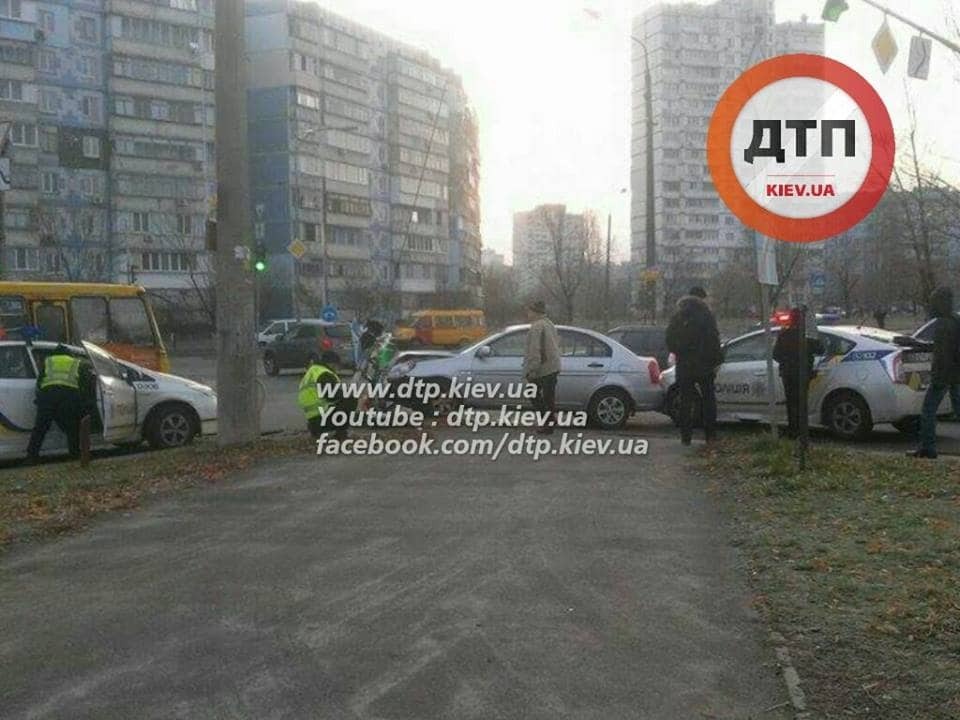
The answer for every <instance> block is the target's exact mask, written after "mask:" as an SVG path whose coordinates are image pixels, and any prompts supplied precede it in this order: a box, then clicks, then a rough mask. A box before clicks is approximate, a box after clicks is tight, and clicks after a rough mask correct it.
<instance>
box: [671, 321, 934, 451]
mask: <svg viewBox="0 0 960 720" xmlns="http://www.w3.org/2000/svg"><path fill="white" fill-rule="evenodd" d="M778 331H779V328H773V332H774V333H776V332H778ZM818 336H819V339H820V342H821V343H822V345H823V347H824V354H823V355H821V356H818V357H817V358H816V359H815V363H814V367H815V369H816V376H815V377H814V378H813V380H812V381H811V383H810V396H809V411H810V414H809V416H810V424H811V425H812V426H813V425H819V426H823V427H826V428H827V429H828V430H830V432H831V433H832V434H833V435H835V436H836V437H839V438H843V439H857V440H859V439H863V438H865V437H866V436H868V435H869V434H870V432H871V431H872V430H873V427H874V425H878V424H881V423H890V424H892V425H893V426H894V427H895V428H897V429H898V430H900V431H901V432H904V433H914V432H916V428H917V423H918V418H919V416H920V408H921V405H922V403H923V395H924V392H925V391H926V388H927V385H928V384H929V381H930V363H931V360H932V358H931V355H930V353H928V352H923V351H920V350H916V349H912V348H910V347H906V346H904V345H903V344H901V343H902V341H903V340H904V339H903V338H900V337H899V336H897V335H896V334H895V333H892V332H889V331H887V330H880V329H878V328H871V327H858V326H841V325H821V326H820V327H819V328H818ZM723 353H724V362H723V364H722V365H721V366H720V368H719V369H718V371H717V377H716V389H717V419H718V420H719V421H721V422H723V421H741V422H765V421H766V420H767V417H768V407H767V362H766V361H767V346H766V341H765V338H764V333H763V331H762V330H761V331H756V332H750V333H747V334H745V335H741V336H740V337H738V338H735V339H733V340H729V341H727V342H726V343H724V345H723ZM774 376H775V378H776V380H775V382H776V409H777V414H778V421H779V422H781V423H784V424H785V423H786V396H785V394H784V390H783V383H782V382H781V381H780V377H779V374H778V372H777V369H776V362H774ZM675 381H676V370H675V368H670V369H669V370H667V371H665V372H664V373H663V374H662V376H661V383H663V384H664V385H665V386H666V387H667V388H668V389H667V394H666V396H665V397H666V399H665V401H664V408H663V412H664V413H666V414H667V415H669V416H670V417H671V418H672V419H673V420H674V422H678V421H679V406H680V393H679V387H676V386H675ZM947 402H948V401H945V405H944V406H942V407H941V408H940V410H941V412H943V413H945V412H948V411H949V405H948V404H947ZM695 412H696V410H695Z"/></svg>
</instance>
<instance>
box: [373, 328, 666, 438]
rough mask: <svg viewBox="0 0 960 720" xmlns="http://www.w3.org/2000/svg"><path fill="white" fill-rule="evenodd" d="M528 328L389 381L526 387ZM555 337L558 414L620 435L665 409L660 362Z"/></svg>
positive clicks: (564, 331) (610, 344)
mask: <svg viewBox="0 0 960 720" xmlns="http://www.w3.org/2000/svg"><path fill="white" fill-rule="evenodd" d="M529 328H530V326H529V325H513V326H511V327H508V328H506V329H505V330H503V331H502V332H499V333H496V334H495V335H491V336H489V337H487V338H485V339H483V340H481V341H480V342H478V343H476V344H475V345H471V346H470V347H468V348H466V349H465V350H462V351H461V352H459V353H457V354H455V355H452V356H451V357H446V358H437V359H431V360H421V361H415V360H411V361H408V362H401V363H398V364H397V365H395V366H394V367H393V368H392V369H391V372H390V380H391V382H393V383H398V382H403V381H404V379H406V378H421V379H424V380H436V382H437V383H438V384H440V385H448V386H449V384H450V383H451V382H453V381H455V380H456V381H461V382H462V381H466V380H467V379H468V378H469V379H470V381H471V382H472V383H474V384H476V383H484V384H487V385H489V386H492V385H494V384H499V385H500V386H501V387H506V386H507V385H508V384H517V383H522V381H523V355H524V352H525V350H526V346H527V332H528V330H529ZM557 332H558V334H559V337H560V353H561V356H562V357H561V361H560V375H559V377H558V379H557V407H558V408H559V409H562V410H585V411H586V412H587V414H588V416H589V418H590V420H591V421H592V422H593V423H594V424H596V425H598V426H600V427H602V428H606V429H616V428H620V427H623V425H624V423H626V421H627V419H628V418H629V417H630V415H632V414H633V413H635V412H639V411H645V410H656V409H659V408H660V407H661V406H662V404H663V395H664V389H663V387H662V386H661V385H660V367H659V365H658V364H657V361H656V359H654V358H650V357H638V356H637V355H634V354H633V353H632V352H631V351H630V350H629V349H627V348H626V347H624V346H623V345H621V344H620V343H618V342H616V341H615V340H611V339H610V338H608V337H606V336H604V335H601V334H600V333H597V332H594V331H592V330H587V329H585V328H579V327H569V326H565V325H559V326H557ZM503 403H504V401H503V400H502V399H489V398H488V399H477V400H475V401H472V402H471V404H475V405H479V406H492V405H501V404H503Z"/></svg>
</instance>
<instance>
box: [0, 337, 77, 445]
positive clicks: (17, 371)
mask: <svg viewBox="0 0 960 720" xmlns="http://www.w3.org/2000/svg"><path fill="white" fill-rule="evenodd" d="M36 395H37V375H36V371H35V369H34V365H33V363H32V362H31V361H30V357H29V356H28V355H27V349H26V347H24V346H23V345H3V346H0V457H4V458H16V457H23V456H24V454H25V453H26V451H27V444H28V443H29V442H30V431H31V430H32V429H33V425H34V422H35V420H36V416H37V406H36V405H35V404H34V398H36ZM47 438H48V439H47V441H46V442H45V443H44V445H45V446H46V447H47V448H50V447H51V446H52V445H53V444H56V445H66V440H65V438H64V436H63V434H62V433H56V439H54V433H53V430H51V433H50V434H49V435H47Z"/></svg>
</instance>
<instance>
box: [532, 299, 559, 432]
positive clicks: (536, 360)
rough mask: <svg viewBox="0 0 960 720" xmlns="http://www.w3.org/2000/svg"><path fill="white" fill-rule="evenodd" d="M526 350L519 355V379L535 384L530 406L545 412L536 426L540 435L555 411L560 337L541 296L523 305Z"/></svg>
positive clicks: (550, 425)
mask: <svg viewBox="0 0 960 720" xmlns="http://www.w3.org/2000/svg"><path fill="white" fill-rule="evenodd" d="M527 319H528V320H529V321H530V330H528V331H527V350H526V353H525V354H524V356H523V379H524V380H525V381H526V382H528V383H533V384H534V385H536V386H537V397H536V398H535V399H534V401H533V407H534V409H535V410H536V411H537V413H538V414H540V413H546V416H543V415H541V417H545V419H544V421H543V424H542V425H541V426H540V427H539V428H537V433H538V434H540V435H549V434H550V433H552V432H553V424H554V419H555V418H556V411H557V377H558V376H559V375H560V338H559V336H558V335H557V329H556V328H555V327H554V325H553V323H552V322H550V319H549V318H548V317H547V308H546V306H545V305H544V302H543V300H534V301H533V302H531V303H530V304H529V305H527Z"/></svg>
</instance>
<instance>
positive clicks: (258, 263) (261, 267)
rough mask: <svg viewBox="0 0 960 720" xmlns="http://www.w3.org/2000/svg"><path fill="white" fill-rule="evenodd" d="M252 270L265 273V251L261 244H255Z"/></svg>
mask: <svg viewBox="0 0 960 720" xmlns="http://www.w3.org/2000/svg"><path fill="white" fill-rule="evenodd" d="M253 269H254V270H256V271H257V272H258V273H262V272H266V271H267V249H266V248H265V247H264V246H263V243H257V246H256V247H255V248H254V249H253Z"/></svg>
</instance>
